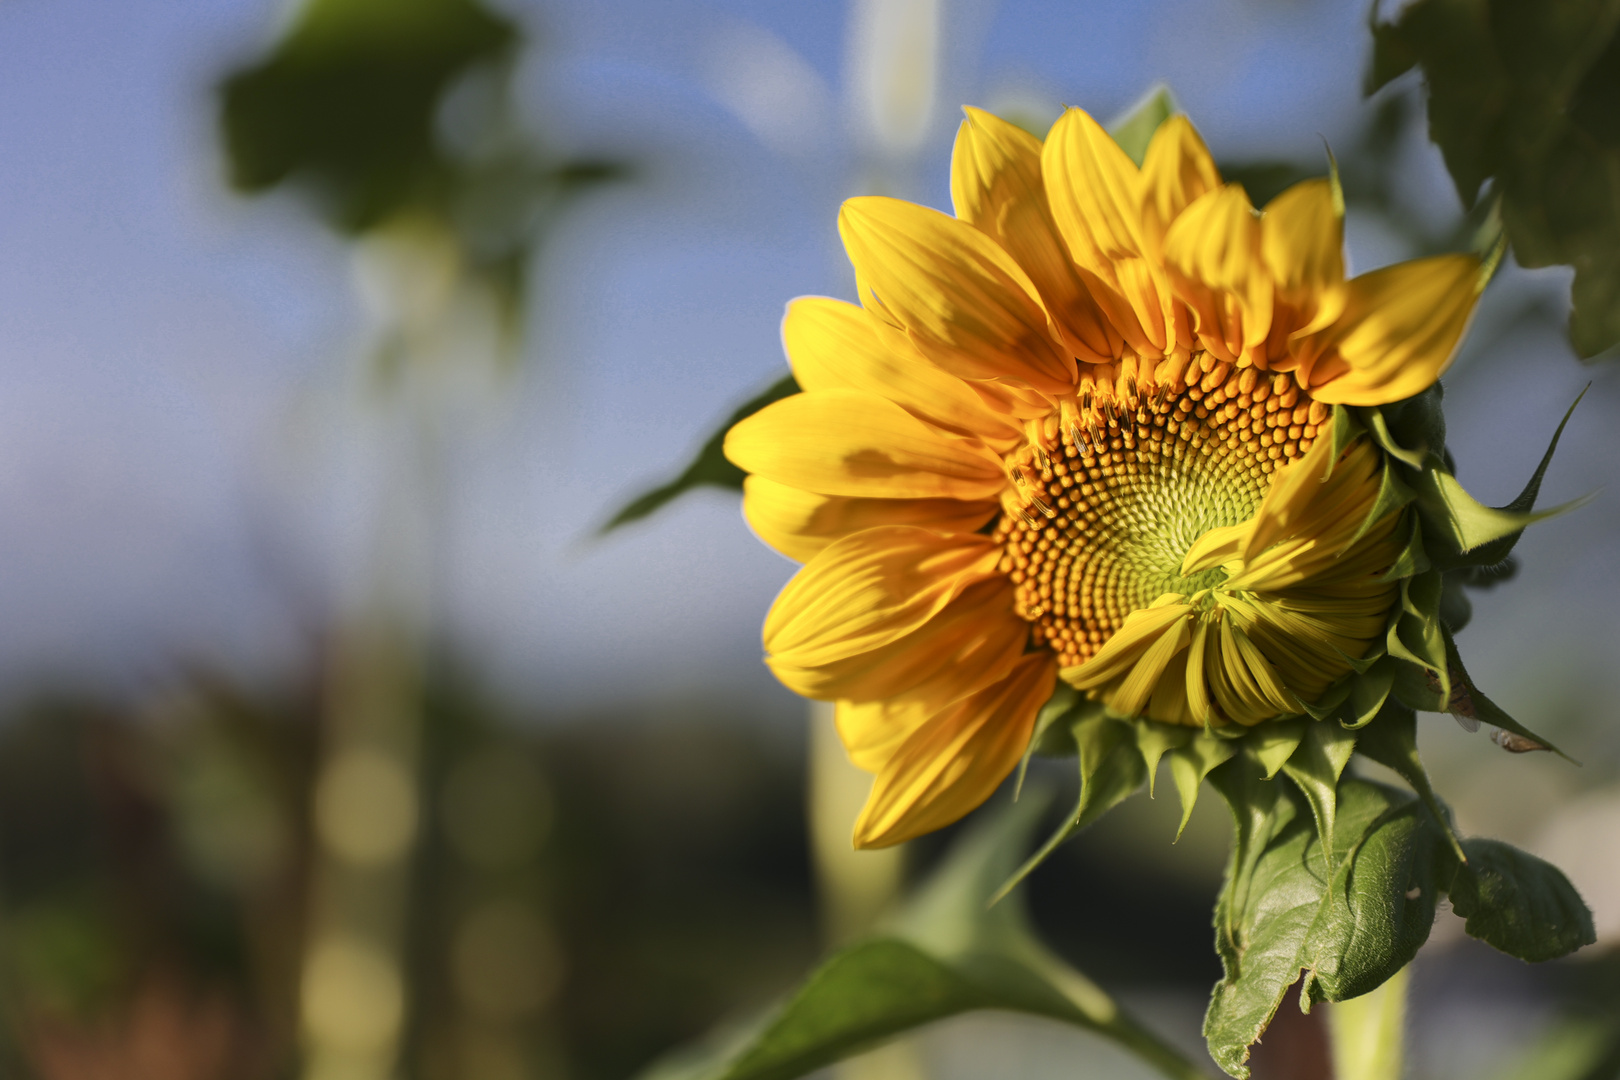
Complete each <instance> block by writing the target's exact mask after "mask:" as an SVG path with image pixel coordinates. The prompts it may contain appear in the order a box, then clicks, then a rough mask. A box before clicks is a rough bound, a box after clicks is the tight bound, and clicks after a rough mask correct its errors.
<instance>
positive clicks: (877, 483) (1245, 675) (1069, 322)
mask: <svg viewBox="0 0 1620 1080" xmlns="http://www.w3.org/2000/svg"><path fill="white" fill-rule="evenodd" d="M951 168H952V175H951V194H952V198H953V202H954V203H955V210H956V214H955V216H954V217H952V216H948V215H946V214H943V213H940V212H938V211H935V210H931V209H928V208H926V207H922V206H918V205H914V204H912V203H907V202H903V201H900V200H897V199H889V198H876V197H872V198H856V199H851V200H849V201H848V202H846V203H845V204H844V206H843V209H842V211H841V213H840V215H839V232H840V234H841V236H842V238H843V241H844V245H845V248H846V249H847V251H848V253H849V257H850V261H851V262H852V263H853V264H854V268H855V275H856V283H857V288H858V291H859V294H860V299H861V304H860V305H859V306H856V305H853V304H848V303H844V302H841V301H837V300H831V299H826V298H821V297H805V298H801V299H799V300H795V301H794V302H793V303H792V304H790V305H789V307H788V311H787V316H786V319H785V321H784V324H783V331H782V335H783V342H784V345H785V347H786V351H787V355H788V360H789V362H790V364H791V365H792V369H793V373H794V375H795V377H796V378H797V381H798V384H799V386H800V388H801V389H802V393H799V394H796V395H793V396H791V397H788V398H785V399H783V400H781V401H779V402H777V403H775V404H773V405H770V406H768V407H767V408H765V409H763V410H761V411H760V412H758V413H756V414H754V415H753V416H751V417H749V418H747V419H745V420H743V421H742V422H740V423H739V424H737V425H736V426H735V427H733V428H732V430H731V432H730V434H729V435H728V437H727V439H726V443H725V450H726V455H727V456H728V457H729V458H730V459H731V461H733V462H734V463H736V464H737V465H738V466H740V467H741V468H743V469H744V470H745V471H746V472H747V473H748V474H749V476H748V478H747V480H746V482H745V486H744V492H745V494H744V511H745V514H746V516H747V519H748V521H749V523H750V524H751V526H752V527H753V529H754V530H755V532H756V533H757V534H758V535H759V536H760V538H761V539H763V540H764V541H765V542H766V543H768V544H770V545H771V546H772V547H774V548H776V549H777V550H778V551H780V552H782V553H783V554H785V555H787V556H789V557H790V558H793V559H796V560H801V561H803V562H804V564H805V565H804V567H803V569H802V570H800V571H799V573H798V574H797V575H796V576H795V577H794V578H793V580H792V581H791V582H789V584H788V585H787V587H786V588H785V589H784V590H783V591H782V593H781V595H780V596H779V597H778V598H777V600H776V603H775V605H774V606H773V607H772V609H771V612H770V614H769V616H768V618H767V619H766V622H765V627H764V645H765V651H766V654H767V655H766V662H767V663H768V664H769V665H770V667H771V669H772V670H773V671H774V672H775V674H776V675H777V677H778V678H779V679H781V681H782V682H783V683H784V684H786V685H787V686H788V687H789V688H791V689H793V690H794V691H796V692H798V693H800V694H803V695H805V696H808V697H812V698H820V699H825V700H832V701H836V702H837V711H836V715H837V724H838V729H839V732H840V734H841V736H842V738H843V741H844V743H845V745H846V747H847V749H848V751H849V754H850V757H851V759H852V760H853V761H854V762H855V763H856V764H857V765H859V766H860V767H862V768H864V769H866V770H868V771H871V772H873V773H875V774H876V779H875V782H874V784H873V788H872V793H871V796H870V798H869V800H868V803H867V805H866V808H865V810H864V811H863V813H862V815H861V817H860V820H859V821H858V822H857V824H856V829H855V842H856V845H857V846H859V847H874V846H883V845H887V844H893V843H898V842H900V841H902V840H906V839H909V838H911V837H913V836H917V835H919V834H921V833H924V832H928V831H930V830H933V829H937V828H939V827H941V826H943V825H946V824H949V823H950V822H952V821H954V820H956V819H957V818H959V817H961V816H962V815H963V814H965V813H967V812H968V811H970V810H972V809H973V808H974V807H976V806H978V805H979V804H980V803H981V802H983V800H984V799H985V798H987V797H988V796H989V795H990V793H991V792H993V791H994V790H995V789H996V787H997V786H998V785H999V784H1000V783H1001V782H1002V781H1003V780H1004V779H1005V778H1006V777H1007V775H1008V774H1009V773H1010V772H1011V770H1012V769H1013V768H1014V766H1016V765H1017V763H1018V761H1019V760H1020V759H1021V757H1022V756H1023V755H1024V753H1025V752H1026V750H1027V748H1028V747H1029V745H1030V740H1031V736H1032V733H1033V732H1034V728H1035V723H1036V716H1037V713H1038V712H1039V711H1040V710H1041V707H1042V705H1043V704H1044V703H1046V701H1047V700H1048V699H1049V698H1050V697H1051V696H1052V694H1053V692H1054V688H1055V687H1056V686H1057V684H1058V680H1062V681H1063V682H1064V683H1067V684H1068V685H1069V686H1070V687H1073V688H1074V689H1075V690H1077V691H1080V692H1081V693H1083V694H1084V695H1085V696H1086V697H1088V698H1090V699H1092V700H1094V701H1096V702H1100V703H1101V704H1103V705H1105V706H1106V707H1107V710H1108V711H1109V713H1110V714H1112V715H1116V716H1120V717H1130V718H1141V719H1144V720H1148V721H1153V722H1157V723H1160V724H1168V725H1188V726H1195V727H1201V728H1203V729H1205V730H1208V731H1216V732H1220V731H1234V732H1236V731H1243V730H1246V729H1249V728H1253V727H1254V726H1256V725H1261V724H1265V723H1267V722H1270V721H1274V720H1277V719H1279V718H1286V717H1296V716H1301V715H1306V714H1315V713H1317V708H1316V707H1317V706H1318V705H1319V704H1320V703H1321V702H1322V701H1323V700H1324V699H1325V698H1326V697H1328V695H1329V694H1330V692H1331V690H1332V688H1334V687H1336V686H1342V685H1343V682H1344V680H1345V679H1346V678H1347V677H1348V676H1350V675H1352V673H1353V672H1356V671H1358V670H1362V669H1363V668H1364V667H1365V665H1366V664H1367V662H1368V658H1369V657H1370V656H1371V655H1372V654H1373V653H1375V652H1379V651H1381V649H1382V648H1383V642H1384V640H1385V639H1386V631H1387V630H1388V628H1389V627H1390V626H1391V625H1392V623H1391V620H1392V615H1393V617H1395V618H1398V617H1399V614H1400V610H1399V609H1400V605H1401V604H1402V601H1403V597H1404V595H1405V593H1404V586H1403V580H1402V579H1403V576H1404V577H1410V576H1411V574H1412V573H1413V570H1412V569H1411V568H1410V567H1407V568H1406V569H1405V570H1403V569H1402V564H1403V560H1402V553H1403V552H1404V551H1406V550H1407V548H1408V546H1409V544H1410V543H1411V541H1412V539H1413V537H1412V533H1413V531H1414V528H1415V526H1414V525H1413V524H1411V523H1410V522H1409V518H1410V516H1411V515H1410V514H1409V513H1408V512H1407V511H1406V509H1404V506H1405V500H1402V499H1399V498H1391V497H1390V492H1391V485H1392V481H1391V480H1390V477H1389V470H1388V467H1387V463H1386V460H1385V459H1386V449H1385V448H1384V447H1382V446H1381V444H1380V442H1379V440H1378V439H1376V438H1375V437H1374V436H1373V434H1372V433H1369V432H1368V431H1367V430H1365V429H1364V428H1362V427H1361V426H1360V425H1359V424H1356V423H1354V422H1353V421H1350V420H1348V418H1347V417H1348V412H1347V409H1346V407H1348V406H1379V405H1385V404H1389V403H1392V402H1396V401H1399V400H1402V399H1406V398H1409V397H1411V396H1412V395H1414V394H1417V393H1419V392H1421V391H1423V390H1425V389H1426V388H1428V387H1430V386H1431V385H1432V384H1433V383H1434V382H1435V380H1436V379H1437V378H1438V376H1439V375H1440V373H1441V371H1443V370H1444V368H1445V367H1446V365H1447V363H1448V362H1449V360H1450V359H1451V356H1452V354H1453V352H1454V350H1455V347H1456V344H1457V342H1458V340H1459V338H1460V337H1461V335H1462V333H1463V331H1464V329H1465V327H1466V324H1467V322H1468V319H1469V316H1470V314H1471V313H1472V311H1473V308H1474V303H1475V300H1476V298H1477V296H1478V294H1479V291H1480V289H1481V288H1482V287H1483V283H1484V279H1485V276H1486V275H1485V273H1484V271H1483V268H1482V265H1481V261H1480V260H1479V259H1478V258H1476V257H1474V256H1472V255H1461V254H1453V255H1441V256H1437V257H1433V258H1426V259H1420V260H1416V261H1412V262H1407V263H1402V264H1400V265H1396V266H1391V267H1388V268H1385V269H1382V270H1377V271H1374V272H1372V273H1368V274H1364V275H1362V276H1359V277H1355V278H1350V279H1346V277H1345V272H1344V260H1343V254H1342V250H1343V214H1344V206H1343V200H1342V198H1341V196H1340V195H1339V192H1338V189H1337V186H1336V184H1335V183H1334V182H1333V181H1330V180H1327V179H1317V180H1307V181H1305V182H1303V183H1300V184H1297V185H1295V186H1294V187H1292V188H1290V189H1288V190H1287V191H1285V192H1283V193H1282V194H1281V195H1278V196H1277V197H1276V198H1275V199H1273V200H1272V201H1271V202H1270V203H1269V204H1267V206H1266V207H1265V208H1264V210H1263V211H1256V210H1255V209H1254V207H1253V206H1252V205H1251V204H1250V201H1249V198H1248V196H1247V194H1246V193H1245V191H1244V189H1243V188H1242V186H1240V185H1238V184H1230V183H1223V182H1222V181H1221V178H1220V175H1219V173H1218V172H1217V170H1216V168H1215V165H1214V162H1213V160H1212V159H1211V157H1210V155H1209V152H1208V150H1207V149H1206V148H1205V146H1204V144H1203V142H1202V140H1201V139H1200V138H1199V136H1198V134H1197V132H1196V131H1195V130H1194V129H1193V127H1192V125H1191V124H1190V123H1189V122H1188V121H1187V120H1186V118H1185V117H1182V116H1175V117H1172V118H1170V119H1168V120H1166V121H1165V122H1164V123H1163V124H1161V125H1160V127H1159V129H1158V130H1157V132H1156V133H1155V134H1154V136H1153V138H1152V140H1151V142H1150V143H1149V145H1148V147H1147V149H1146V152H1145V155H1144V157H1143V159H1142V161H1141V164H1140V165H1138V164H1137V163H1136V162H1135V161H1133V160H1132V159H1131V157H1129V156H1128V155H1127V154H1126V153H1125V151H1124V150H1123V149H1121V147H1120V146H1119V145H1118V144H1117V143H1116V142H1115V141H1114V140H1113V139H1112V138H1111V137H1110V136H1109V135H1108V133H1107V132H1106V131H1105V130H1104V129H1103V128H1102V127H1100V126H1099V125H1098V124H1097V123H1096V122H1095V121H1094V120H1093V119H1092V118H1091V117H1090V116H1088V115H1087V114H1086V113H1085V112H1083V111H1081V110H1079V109H1070V110H1068V111H1067V112H1066V113H1065V114H1064V115H1063V117H1062V118H1061V119H1059V120H1058V122H1057V123H1056V124H1055V125H1054V126H1053V128H1052V130H1051V133H1050V134H1049V135H1048V137H1047V138H1046V140H1045V142H1044V144H1043V143H1042V142H1041V141H1040V140H1037V139H1036V138H1034V137H1033V136H1031V135H1030V134H1028V133H1027V132H1025V131H1023V130H1021V129H1020V128H1018V127H1016V126H1014V125H1012V124H1010V123H1007V122H1006V121H1003V120H1001V119H998V118H997V117H995V116H992V115H990V114H988V113H985V112H982V111H979V110H976V109H969V110H967V119H966V121H965V122H964V123H963V124H962V126H961V129H960V131H959V134H958V137H957V141H956V146H955V152H954V155H953V159H952V166H951ZM1407 562H1410V560H1407ZM1389 633H1390V634H1393V631H1389ZM1442 675H1443V672H1442Z"/></svg>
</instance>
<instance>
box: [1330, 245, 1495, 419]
mask: <svg viewBox="0 0 1620 1080" xmlns="http://www.w3.org/2000/svg"><path fill="white" fill-rule="evenodd" d="M1484 287H1485V281H1484V275H1483V274H1482V273H1481V268H1480V261H1479V259H1477V258H1476V257H1474V256H1473V255H1436V256H1433V257H1432V258H1427V259H1416V260H1413V261H1412V262H1404V263H1400V264H1398V265H1395V266H1389V267H1385V268H1384V269H1382V270H1374V271H1373V272H1372V273H1370V274H1363V275H1361V276H1360V277H1358V278H1354V279H1353V280H1351V281H1350V282H1349V284H1348V288H1347V291H1346V297H1345V308H1344V313H1343V314H1342V315H1341V316H1340V317H1339V319H1338V321H1336V322H1335V323H1334V324H1333V325H1332V326H1330V327H1328V328H1327V329H1325V330H1323V331H1321V335H1322V338H1323V339H1325V340H1324V341H1323V342H1321V343H1320V344H1322V345H1325V346H1326V347H1327V350H1328V353H1327V355H1328V356H1329V357H1331V356H1333V355H1335V354H1336V356H1337V358H1338V359H1339V360H1341V361H1343V364H1344V365H1346V366H1347V367H1348V370H1344V371H1341V372H1340V373H1338V374H1337V375H1336V376H1335V377H1333V378H1331V379H1328V380H1326V381H1323V382H1322V383H1321V384H1320V385H1313V386H1312V387H1311V388H1310V391H1311V394H1312V396H1314V397H1315V398H1316V399H1317V400H1318V401H1323V402H1327V403H1329V404H1339V405H1387V404H1388V403H1390V402H1392V401H1400V400H1401V399H1402V398H1408V397H1411V396H1412V395H1413V394H1417V393H1420V392H1422V391H1423V390H1426V389H1428V388H1429V387H1430V386H1432V385H1433V384H1434V381H1435V380H1436V379H1438V378H1439V377H1440V373H1441V372H1443V371H1445V369H1446V367H1447V366H1448V365H1449V364H1450V363H1451V359H1452V357H1453V356H1454V355H1455V353H1456V349H1457V342H1458V341H1459V340H1460V339H1461V338H1462V335H1463V331H1464V330H1466V329H1467V327H1468V320H1469V318H1470V317H1471V316H1472V315H1473V313H1474V302H1475V301H1476V300H1478V299H1479V293H1480V290H1481V289H1483V288H1484ZM1328 370H1332V369H1331V368H1329V369H1328ZM1313 378H1314V376H1313Z"/></svg>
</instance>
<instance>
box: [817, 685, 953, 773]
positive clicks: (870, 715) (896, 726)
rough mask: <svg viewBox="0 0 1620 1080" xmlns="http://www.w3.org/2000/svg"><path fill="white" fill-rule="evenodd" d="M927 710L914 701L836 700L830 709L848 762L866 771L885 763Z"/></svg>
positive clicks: (919, 725)
mask: <svg viewBox="0 0 1620 1080" xmlns="http://www.w3.org/2000/svg"><path fill="white" fill-rule="evenodd" d="M930 715H931V714H930V713H929V712H928V710H927V709H926V708H924V707H923V706H921V705H919V704H917V703H916V702H914V701H908V700H900V701H863V702H855V701H840V702H839V703H838V705H837V708H836V709H835V710H834V713H833V720H834V723H836V724H837V725H838V737H839V738H840V739H842V740H843V743H844V750H845V751H846V752H847V753H848V754H849V760H850V764H852V765H854V766H855V767H856V768H857V769H864V770H865V771H867V772H869V773H875V772H878V771H880V770H881V769H882V768H883V766H885V765H887V764H888V763H889V759H890V758H891V757H893V756H894V752H895V751H896V750H898V749H899V748H900V744H901V743H903V742H905V741H906V739H908V738H910V736H911V733H912V732H914V731H916V730H917V728H919V727H921V726H922V725H923V723H924V722H926V721H927V720H928V718H929V716H930Z"/></svg>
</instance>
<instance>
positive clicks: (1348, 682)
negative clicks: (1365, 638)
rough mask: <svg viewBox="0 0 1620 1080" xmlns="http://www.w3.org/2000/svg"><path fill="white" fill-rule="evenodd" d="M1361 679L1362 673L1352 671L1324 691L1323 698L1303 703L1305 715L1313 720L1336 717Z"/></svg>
mask: <svg viewBox="0 0 1620 1080" xmlns="http://www.w3.org/2000/svg"><path fill="white" fill-rule="evenodd" d="M1335 651H1337V650H1335ZM1340 655H1341V656H1342V655H1343V653H1340ZM1359 677H1360V672H1357V671H1351V672H1350V674H1348V675H1346V676H1345V677H1344V678H1342V679H1340V680H1339V681H1338V682H1336V683H1334V684H1333V685H1331V686H1329V687H1328V688H1327V689H1326V690H1325V691H1323V693H1322V696H1321V697H1319V698H1317V699H1316V700H1315V701H1306V702H1303V703H1302V704H1304V706H1305V714H1306V715H1307V716H1309V717H1310V718H1311V719H1312V720H1326V719H1328V717H1330V716H1333V715H1335V714H1336V713H1337V712H1338V711H1339V706H1340V705H1343V704H1344V701H1345V699H1346V698H1348V697H1349V696H1350V688H1351V686H1353V685H1354V684H1355V681H1356V679H1357V678H1359Z"/></svg>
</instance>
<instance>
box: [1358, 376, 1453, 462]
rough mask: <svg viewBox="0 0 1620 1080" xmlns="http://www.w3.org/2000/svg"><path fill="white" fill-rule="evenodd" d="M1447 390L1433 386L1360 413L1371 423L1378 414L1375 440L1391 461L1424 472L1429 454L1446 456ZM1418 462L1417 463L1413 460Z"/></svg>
mask: <svg viewBox="0 0 1620 1080" xmlns="http://www.w3.org/2000/svg"><path fill="white" fill-rule="evenodd" d="M1444 397H1445V390H1444V389H1443V388H1442V387H1441V385H1440V384H1439V383H1434V384H1432V385H1431V386H1429V388H1428V389H1427V390H1424V391H1422V392H1421V393H1417V394H1413V395H1412V396H1411V397H1409V398H1405V399H1403V400H1401V401H1395V402H1391V403H1390V404H1388V405H1378V406H1375V407H1372V408H1365V409H1361V410H1359V412H1360V414H1361V415H1362V416H1363V417H1364V418H1366V419H1368V421H1369V426H1371V419H1370V414H1372V413H1375V412H1376V413H1377V414H1378V424H1377V427H1375V428H1374V430H1373V437H1374V438H1375V439H1378V440H1380V441H1379V445H1380V446H1381V447H1383V449H1384V450H1385V451H1386V452H1387V453H1389V454H1390V455H1391V456H1392V457H1394V458H1395V459H1397V460H1398V461H1401V462H1402V463H1403V464H1405V465H1408V466H1411V467H1412V468H1418V469H1420V468H1422V467H1423V458H1422V455H1423V454H1425V453H1427V452H1432V453H1434V454H1437V455H1440V456H1442V457H1443V456H1444V453H1445V445H1446V414H1445V409H1444V407H1443V406H1442V400H1443V399H1444ZM1414 455H1416V456H1417V457H1418V460H1417V461H1416V462H1415V463H1414V462H1413V461H1412V457H1413V456H1414Z"/></svg>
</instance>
